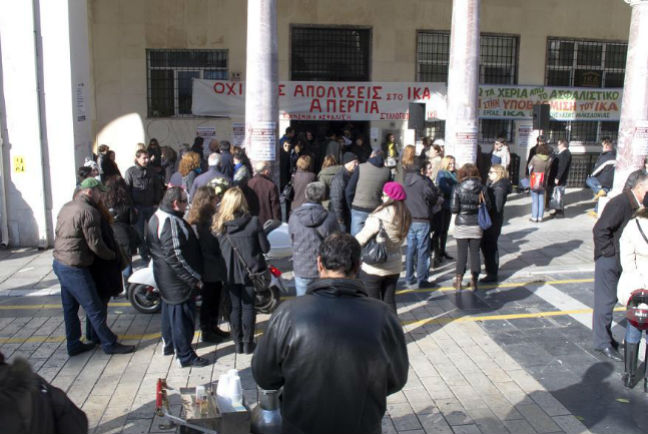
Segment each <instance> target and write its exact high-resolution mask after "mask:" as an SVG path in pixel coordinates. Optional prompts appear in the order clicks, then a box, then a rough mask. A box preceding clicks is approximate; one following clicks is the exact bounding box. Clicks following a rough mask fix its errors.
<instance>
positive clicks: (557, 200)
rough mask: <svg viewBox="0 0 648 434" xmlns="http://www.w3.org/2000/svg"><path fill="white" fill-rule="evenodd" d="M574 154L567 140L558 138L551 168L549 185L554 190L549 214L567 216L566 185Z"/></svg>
mask: <svg viewBox="0 0 648 434" xmlns="http://www.w3.org/2000/svg"><path fill="white" fill-rule="evenodd" d="M571 161H572V155H571V152H570V151H569V143H567V140H563V139H560V140H558V153H557V154H556V155H555V157H554V159H553V160H552V161H551V170H550V172H549V186H550V187H551V189H552V190H553V191H552V193H551V195H550V196H551V198H552V200H551V202H550V203H549V204H550V205H551V207H552V210H551V211H549V214H550V215H551V216H554V217H564V216H565V202H564V198H565V187H566V186H567V178H568V177H569V169H570V168H571Z"/></svg>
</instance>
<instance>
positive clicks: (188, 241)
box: [147, 187, 209, 367]
mask: <svg viewBox="0 0 648 434" xmlns="http://www.w3.org/2000/svg"><path fill="white" fill-rule="evenodd" d="M186 209H187V193H185V191H184V190H183V189H182V188H180V187H171V188H169V189H168V190H167V191H166V193H165V194H164V198H162V202H161V203H160V208H159V209H158V210H157V211H156V212H155V214H153V217H151V220H149V224H148V240H147V241H148V244H149V248H150V250H151V256H152V257H153V277H154V278H155V283H156V285H157V287H158V289H159V290H160V295H161V296H162V339H163V340H164V354H165V355H171V354H173V353H174V352H175V354H176V356H177V358H178V360H179V361H180V364H181V365H182V367H188V366H206V365H207V364H209V362H208V361H207V360H205V359H202V358H200V357H198V356H197V355H196V352H195V351H194V350H193V348H192V347H191V341H192V340H193V336H194V331H195V324H194V317H195V314H196V312H195V311H196V306H195V304H194V300H193V296H194V292H195V291H196V290H198V289H201V288H202V286H203V282H202V276H201V273H202V262H203V260H202V255H201V253H200V245H199V244H198V239H197V238H196V235H195V234H194V231H193V229H192V228H191V226H189V223H187V222H186V221H184V220H183V218H182V216H183V215H184V213H185V211H186Z"/></svg>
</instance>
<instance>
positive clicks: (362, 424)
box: [252, 279, 408, 434]
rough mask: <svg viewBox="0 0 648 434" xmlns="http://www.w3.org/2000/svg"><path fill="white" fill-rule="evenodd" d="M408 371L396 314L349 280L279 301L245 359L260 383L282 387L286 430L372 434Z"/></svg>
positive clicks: (322, 282)
mask: <svg viewBox="0 0 648 434" xmlns="http://www.w3.org/2000/svg"><path fill="white" fill-rule="evenodd" d="M407 370H408V357H407V348H406V346H405V337H404V335H403V329H402V327H401V325H400V323H399V321H398V317H396V315H395V314H394V313H393V312H392V311H391V308H390V307H389V306H388V305H386V304H385V303H383V302H381V301H379V300H375V299H371V298H369V297H367V294H366V293H365V291H364V288H363V285H362V282H361V281H358V280H351V279H322V280H319V281H316V282H314V283H312V284H311V285H309V288H308V292H307V294H306V295H305V296H303V297H297V298H296V299H293V300H289V301H287V302H284V303H282V304H281V305H280V306H279V308H278V309H277V310H276V311H275V312H274V314H273V315H272V318H271V319H270V323H269V325H268V328H267V330H266V332H265V334H264V335H263V336H262V337H261V339H260V340H259V344H258V346H257V348H256V351H255V352H254V357H253V358H252V373H253V375H254V379H255V380H256V382H257V384H258V385H259V386H260V387H262V388H263V389H279V388H280V387H282V386H283V399H282V402H281V414H282V417H283V433H285V434H293V433H295V434H297V433H299V434H302V433H309V434H320V433H321V434H330V433H336V434H379V433H380V432H381V420H382V417H383V415H384V414H385V408H386V397H387V395H390V394H392V393H395V392H397V391H399V390H400V389H401V388H402V387H403V386H404V385H405V382H406V381H407Z"/></svg>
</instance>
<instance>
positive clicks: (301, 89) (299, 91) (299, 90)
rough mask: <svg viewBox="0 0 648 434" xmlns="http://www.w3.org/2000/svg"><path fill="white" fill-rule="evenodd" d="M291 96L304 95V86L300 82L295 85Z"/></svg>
mask: <svg viewBox="0 0 648 434" xmlns="http://www.w3.org/2000/svg"><path fill="white" fill-rule="evenodd" d="M293 96H301V97H303V96H304V86H302V85H301V84H298V85H297V86H295V91H294V92H293Z"/></svg>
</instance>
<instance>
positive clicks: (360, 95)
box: [350, 86, 366, 99]
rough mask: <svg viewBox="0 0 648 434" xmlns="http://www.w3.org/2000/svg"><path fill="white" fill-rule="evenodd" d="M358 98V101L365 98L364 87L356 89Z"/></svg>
mask: <svg viewBox="0 0 648 434" xmlns="http://www.w3.org/2000/svg"><path fill="white" fill-rule="evenodd" d="M350 87H355V86H350ZM358 98H359V99H365V98H366V96H365V87H364V86H360V87H358Z"/></svg>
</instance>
